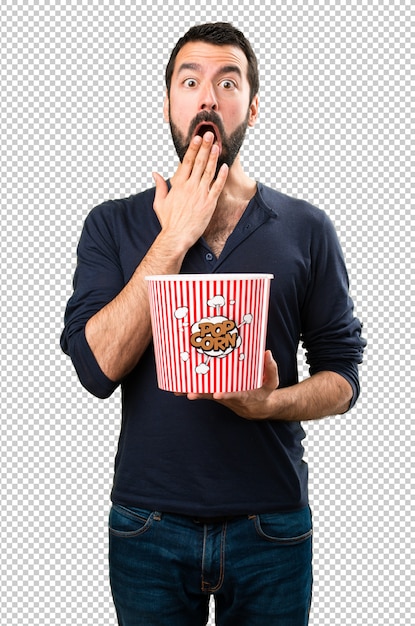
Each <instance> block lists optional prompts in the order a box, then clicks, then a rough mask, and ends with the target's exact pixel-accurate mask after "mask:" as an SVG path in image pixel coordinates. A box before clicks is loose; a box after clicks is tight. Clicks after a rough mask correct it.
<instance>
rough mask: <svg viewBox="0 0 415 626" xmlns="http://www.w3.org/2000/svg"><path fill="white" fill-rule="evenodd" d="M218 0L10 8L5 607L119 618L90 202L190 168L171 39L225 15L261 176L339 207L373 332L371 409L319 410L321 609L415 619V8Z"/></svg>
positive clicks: (365, 390) (2, 7) (312, 447)
mask: <svg viewBox="0 0 415 626" xmlns="http://www.w3.org/2000/svg"><path fill="white" fill-rule="evenodd" d="M199 4H200V3H195V4H192V5H190V6H189V3H187V2H184V0H175V1H174V2H172V1H169V2H166V0H164V1H163V2H161V1H160V0H157V1H156V0H152V1H151V2H149V1H148V0H145V1H142V2H137V3H130V2H128V3H124V2H121V3H113V2H107V1H101V0H100V1H99V2H98V1H97V0H88V1H87V0H82V1H80V2H73V1H71V0H67V1H66V2H56V3H49V2H38V3H34V2H26V1H23V0H19V2H14V1H13V2H12V1H7V0H6V1H3V0H2V1H1V2H0V11H1V13H0V20H1V47H0V50H1V53H0V67H1V76H0V78H1V91H0V99H1V100H0V106H1V238H2V239H1V263H2V274H1V276H2V281H1V291H2V301H1V307H2V316H1V328H0V331H1V374H2V376H1V384H2V411H1V422H0V427H1V457H0V458H1V466H0V472H1V489H2V491H1V509H0V511H1V518H0V528H1V552H0V556H1V594H0V602H1V610H0V611H1V612H0V621H1V623H3V624H8V626H14V625H16V626H25V625H28V626H29V625H30V626H35V625H40V626H47V625H53V626H60V625H65V626H68V625H69V624H70V625H71V626H75V625H76V624H79V625H82V626H89V625H91V626H92V625H96V624H99V625H103V626H104V625H115V623H116V620H115V613H114V609H113V606H112V600H111V596H110V589H109V584H108V571H107V530H106V524H107V515H108V511H109V491H110V487H111V479H112V467H113V457H114V453H115V448H116V443H117V435H118V430H119V421H120V420H119V413H120V399H119V395H118V392H116V393H115V395H114V397H112V398H110V399H109V400H106V401H101V400H97V399H95V398H93V397H92V396H90V395H88V394H87V392H86V391H84V390H83V389H82V388H81V386H80V384H79V383H78V381H77V378H76V375H75V373H74V371H73V368H72V365H71V363H70V360H69V359H68V358H67V357H65V356H64V355H63V354H62V353H61V352H60V348H59V335H60V332H61V329H62V320H63V312H64V307H65V303H66V300H67V298H68V297H69V295H70V293H71V279H72V274H73V271H74V267H75V251H76V244H77V241H78V238H79V235H80V231H81V228H82V224H83V220H84V219H85V217H86V215H87V213H88V212H89V210H90V209H91V208H92V207H93V206H94V205H96V204H98V203H100V202H102V201H104V200H106V199H108V198H111V197H112V198H116V197H123V196H126V195H129V194H131V193H135V192H137V191H140V190H143V189H145V188H146V187H148V186H151V185H152V179H151V172H152V170H154V169H156V170H157V171H159V172H160V173H162V174H163V175H165V176H168V175H169V174H171V173H172V172H173V171H174V168H175V164H176V157H175V153H174V151H173V149H172V144H171V140H170V135H169V129H168V126H167V125H166V124H164V122H163V121H162V102H163V91H164V85H163V71H164V66H165V63H166V61H167V58H168V54H169V51H170V49H171V48H172V46H173V45H174V43H175V42H176V40H177V39H178V38H179V37H180V36H181V35H182V34H183V33H184V32H185V30H187V29H188V27H190V26H191V25H193V24H194V23H200V22H204V21H216V20H218V19H221V20H228V21H232V22H233V23H234V24H235V25H236V26H237V27H239V28H241V29H242V30H243V31H244V32H245V34H246V35H247V36H248V38H249V39H250V40H251V42H252V44H253V47H254V49H255V50H256V52H257V55H258V57H259V61H260V72H261V89H260V103H261V108H260V119H259V122H258V125H257V126H256V128H254V129H252V130H250V131H249V135H248V137H247V140H246V144H245V147H244V149H243V154H242V157H243V163H244V165H245V169H246V170H247V172H248V173H249V174H250V175H251V176H253V177H255V178H257V179H260V180H261V181H262V182H264V183H266V184H269V185H271V186H273V187H275V188H277V189H280V190H282V191H284V192H285V193H288V194H291V195H294V196H297V197H302V198H305V199H307V200H309V201H311V202H313V203H314V204H316V205H318V206H320V207H321V208H323V209H325V210H326V211H327V212H328V213H329V215H330V216H331V218H332V220H333V221H334V223H335V226H336V228H337V231H338V234H339V237H340V240H341V242H342V245H343V249H344V253H345V256H346V261H347V264H348V268H349V274H350V282H351V293H352V296H353V298H354V300H355V305H356V313H357V315H358V316H359V317H360V319H361V320H362V321H363V323H364V334H365V337H366V338H367V340H368V348H367V351H366V357H365V362H364V364H363V366H362V367H361V380H362V396H361V399H360V400H359V402H358V404H357V406H356V407H355V408H354V409H353V410H352V411H351V412H350V413H349V414H347V415H345V416H343V417H337V418H329V419H326V420H323V421H320V422H316V423H311V424H306V431H307V433H308V438H307V441H308V443H307V444H306V455H307V459H308V461H309V463H310V473H311V479H310V481H311V484H310V487H311V501H312V508H313V512H314V521H315V527H316V533H315V541H314V551H315V557H314V566H315V586H314V601H313V608H312V617H311V624H312V625H313V626H360V625H362V626H370V625H373V626H383V625H384V626H390V625H394V624H399V625H400V624H410V623H414V621H412V620H414V619H415V615H414V613H413V612H412V615H411V610H412V611H413V601H411V600H412V599H411V590H410V578H411V567H412V564H413V557H412V545H411V541H410V526H411V522H412V520H413V514H412V510H411V481H412V479H413V469H412V464H411V456H410V446H411V436H412V434H413V426H412V421H411V412H410V408H411V407H410V393H411V389H410V387H411V382H413V357H412V354H411V352H412V351H413V350H414V348H415V346H414V333H413V329H412V323H411V322H412V320H411V315H410V307H411V304H413V288H412V284H411V254H412V253H413V243H412V242H413V237H412V233H411V230H412V228H414V227H415V224H414V223H413V218H412V217H411V211H413V197H411V188H410V177H411V166H413V149H412V145H411V137H410V127H411V121H412V122H413V108H412V110H411V87H413V84H412V85H411V79H412V80H413V78H414V75H413V65H411V63H412V60H411V54H410V53H411V50H410V45H411V26H413V18H414V12H413V9H412V8H411V2H410V1H408V0H399V1H397V0H389V1H388V2H383V1H382V2H349V1H347V0H345V1H343V2H337V1H335V0H331V1H330V2H320V1H317V2H306V3H300V4H298V3H296V2H295V3H287V2H274V1H273V2H271V1H268V2H262V3H259V2H257V3H253V2H251V1H248V0H243V1H242V0H228V1H227V2H226V3H224V5H223V6H222V5H221V4H220V3H216V2H211V3H208V4H209V6H208V7H207V8H205V7H204V8H200V7H199ZM202 4H205V3H202ZM225 6H226V8H224V7H225ZM412 34H413V31H412ZM411 71H412V73H411ZM411 116H412V117H411ZM411 202H412V206H411ZM412 262H413V260H412ZM301 358H302V357H301V354H300V355H299V359H301ZM301 372H302V375H306V370H305V368H304V367H303V365H302V366H301ZM412 487H413V485H412ZM412 574H413V569H412ZM411 605H412V607H411ZM411 617H412V619H411ZM209 623H210V624H213V623H214V620H213V617H211V619H210V622H209Z"/></svg>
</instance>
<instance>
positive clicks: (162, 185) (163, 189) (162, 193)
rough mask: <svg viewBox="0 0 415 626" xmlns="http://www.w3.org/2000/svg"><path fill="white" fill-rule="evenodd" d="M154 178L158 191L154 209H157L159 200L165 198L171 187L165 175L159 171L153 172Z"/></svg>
mask: <svg viewBox="0 0 415 626" xmlns="http://www.w3.org/2000/svg"><path fill="white" fill-rule="evenodd" d="M153 180H154V182H155V184H156V193H155V196H154V203H153V206H154V209H155V210H157V205H158V202H160V201H161V200H164V198H165V197H166V196H167V194H168V192H169V188H168V186H167V183H166V181H165V180H164V178H163V176H160V174H158V173H157V172H153Z"/></svg>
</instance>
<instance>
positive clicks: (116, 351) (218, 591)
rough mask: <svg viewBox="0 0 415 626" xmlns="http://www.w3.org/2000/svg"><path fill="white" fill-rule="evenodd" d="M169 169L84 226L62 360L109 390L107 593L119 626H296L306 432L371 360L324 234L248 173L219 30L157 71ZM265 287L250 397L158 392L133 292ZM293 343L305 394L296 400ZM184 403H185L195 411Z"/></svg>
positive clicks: (300, 208)
mask: <svg viewBox="0 0 415 626" xmlns="http://www.w3.org/2000/svg"><path fill="white" fill-rule="evenodd" d="M166 85H167V91H166V98H165V104H164V117H165V120H166V121H168V122H169V123H170V128H171V132H172V137H173V141H174V144H175V147H176V150H177V153H178V155H179V158H180V164H179V166H178V168H177V170H176V172H175V173H174V175H173V176H172V178H171V179H170V181H167V182H166V181H165V180H164V179H163V178H162V176H160V174H157V173H155V174H154V179H155V183H156V188H155V189H154V188H153V189H149V190H147V191H144V192H143V193H139V194H137V195H135V196H132V197H130V198H127V199H123V200H118V201H110V202H105V203H104V204H102V205H100V206H98V207H96V208H95V209H94V210H93V211H92V212H91V213H90V215H89V216H88V218H87V220H86V222H85V225H84V230H83V233H82V237H81V240H80V243H79V248H78V266H77V269H76V273H75V278H74V294H73V296H72V297H71V299H70V300H69V302H68V306H67V310H66V316H65V329H64V331H63V334H62V340H61V343H62V348H63V350H64V351H65V352H66V353H68V354H70V356H71V358H72V360H73V363H74V365H75V368H76V370H77V372H78V375H79V377H80V380H81V382H82V383H83V385H84V386H85V387H86V388H87V389H89V390H90V391H91V392H92V393H94V394H95V395H97V396H99V397H107V396H109V395H110V394H111V393H112V392H113V391H114V389H115V388H116V387H117V386H118V384H121V387H122V401H123V416H122V428H121V433H120V440H119V446H118V452H117V457H116V463H115V476H114V485H113V490H112V501H113V507H112V510H111V513H110V524H109V525H110V578H111V586H112V592H113V597H114V602H115V606H116V610H117V615H118V619H119V623H120V624H122V625H123V626H133V625H138V624H145V625H146V626H150V625H153V624H163V625H164V624H166V625H169V626H175V625H180V626H186V625H189V626H198V625H201V624H205V623H206V621H207V615H208V601H209V597H210V595H211V594H213V595H214V596H215V602H216V619H217V624H219V625H221V626H234V625H237V626H258V625H261V626H263V625H267V626H271V624H275V625H277V624H278V625H279V626H288V625H291V626H292V625H294V626H300V625H303V624H307V623H308V613H309V608H310V601H311V586H312V571H311V534H312V526H311V514H310V509H309V505H308V495H307V467H306V464H305V463H304V461H303V460H302V454H303V447H302V444H301V441H302V439H303V438H304V436H305V435H304V431H303V429H302V427H301V425H300V421H301V420H311V419H318V418H321V417H323V416H327V415H333V414H339V413H344V412H345V411H347V410H348V409H349V408H350V407H351V406H353V405H354V403H355V402H356V399H357V396H358V394H359V381H358V373H357V364H358V363H360V362H361V359H362V352H363V348H364V345H365V342H364V340H363V339H361V337H360V330H361V326H360V323H359V321H358V320H357V319H356V318H354V317H353V305H352V302H351V300H350V298H349V295H348V281H347V274H346V270H345V267H344V261H343V257H342V253H341V250H340V247H339V243H338V240H337V237H336V235H335V232H334V229H333V227H332V225H331V222H330V221H329V220H328V218H327V217H326V215H325V214H324V213H323V212H322V211H320V210H319V209H316V208H315V207H312V206H311V205H309V204H307V203H305V202H302V201H298V200H294V199H292V198H289V197H287V196H285V195H283V194H281V193H278V192H276V191H274V190H272V189H270V188H268V187H265V186H264V185H262V184H260V183H258V184H257V183H256V182H255V181H254V180H252V179H251V178H249V177H248V176H247V175H246V174H245V173H244V171H243V169H242V165H241V163H240V159H239V150H240V147H241V145H242V142H243V139H244V136H245V132H246V129H247V128H248V127H251V126H253V125H254V124H255V122H256V119H257V115H258V69H257V62H256V58H255V55H254V53H253V51H252V48H251V46H250V44H249V43H248V41H247V40H246V39H245V37H244V36H243V35H242V33H240V32H239V31H238V30H236V29H235V28H234V27H233V26H231V25H230V24H225V23H217V24H205V25H202V26H197V27H194V28H192V29H190V31H189V32H188V33H187V34H186V35H185V36H184V37H182V38H181V39H180V40H179V42H178V43H177V45H176V47H175V49H174V50H173V52H172V55H171V58H170V61H169V63H168V66H167V69H166ZM179 272H183V273H225V272H226V273H227V272H265V273H273V274H274V275H275V280H274V281H273V284H272V288H271V300H270V313H269V328H268V336H267V352H266V358H265V366H264V375H263V385H262V387H261V388H260V389H257V390H254V391H249V392H241V393H230V394H229V393H228V394H225V393H222V394H215V395H213V396H206V395H197V394H188V396H187V397H186V396H182V395H180V396H179V395H174V394H171V393H169V392H165V391H161V390H159V389H158V387H157V382H156V374H155V366H154V356H153V348H152V344H151V326H150V315H149V303H148V296H147V286H146V282H145V276H147V275H156V274H174V273H179ZM300 339H301V340H302V341H303V342H304V345H305V347H306V350H307V359H308V362H309V364H310V374H311V376H310V377H309V378H308V379H306V380H304V381H302V382H301V383H298V377H297V361H296V355H297V348H298V343H299V340H300ZM191 401H193V402H191Z"/></svg>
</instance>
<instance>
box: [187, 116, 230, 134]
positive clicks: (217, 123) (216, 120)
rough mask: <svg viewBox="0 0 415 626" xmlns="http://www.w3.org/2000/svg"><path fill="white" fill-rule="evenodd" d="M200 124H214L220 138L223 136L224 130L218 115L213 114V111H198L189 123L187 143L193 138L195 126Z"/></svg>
mask: <svg viewBox="0 0 415 626" xmlns="http://www.w3.org/2000/svg"><path fill="white" fill-rule="evenodd" d="M202 122H203V123H208V122H211V123H212V124H215V126H217V127H218V129H219V132H220V134H221V136H222V137H224V136H225V129H224V127H223V124H222V120H221V119H220V117H219V115H218V114H217V113H215V112H214V111H200V112H199V113H198V114H197V115H196V117H194V118H193V120H192V121H191V123H190V126H189V136H188V139H189V141H190V140H191V138H192V136H193V133H194V131H195V128H196V126H198V125H199V124H201V123H202Z"/></svg>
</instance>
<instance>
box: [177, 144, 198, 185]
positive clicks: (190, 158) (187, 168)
mask: <svg viewBox="0 0 415 626" xmlns="http://www.w3.org/2000/svg"><path fill="white" fill-rule="evenodd" d="M202 143H203V139H202V137H200V135H195V136H194V137H193V139H192V141H191V142H190V144H189V147H188V148H187V151H186V154H185V155H184V157H183V161H182V163H180V165H179V167H178V168H177V175H178V177H181V176H182V177H183V178H184V179H185V180H187V179H188V178H189V176H190V174H191V173H192V170H193V165H194V162H195V159H196V157H197V154H198V152H199V149H200V147H201V145H202Z"/></svg>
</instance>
